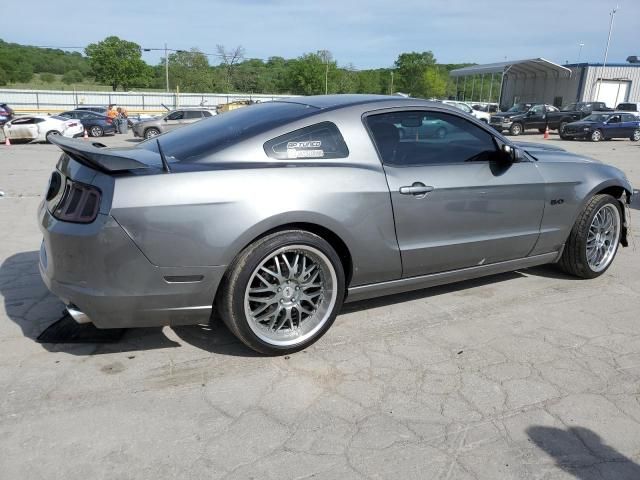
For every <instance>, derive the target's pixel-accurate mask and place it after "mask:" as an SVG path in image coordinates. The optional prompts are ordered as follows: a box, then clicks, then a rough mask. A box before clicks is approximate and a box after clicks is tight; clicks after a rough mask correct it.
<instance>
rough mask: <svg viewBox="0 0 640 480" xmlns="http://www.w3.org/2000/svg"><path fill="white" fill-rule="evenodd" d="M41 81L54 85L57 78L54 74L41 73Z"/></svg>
mask: <svg viewBox="0 0 640 480" xmlns="http://www.w3.org/2000/svg"><path fill="white" fill-rule="evenodd" d="M40 80H42V81H43V82H44V83H53V82H55V80H56V77H55V75H54V74H53V73H41V74H40Z"/></svg>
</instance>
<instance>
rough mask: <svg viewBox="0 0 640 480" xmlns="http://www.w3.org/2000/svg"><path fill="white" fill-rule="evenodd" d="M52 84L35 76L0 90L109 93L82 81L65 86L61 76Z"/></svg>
mask: <svg viewBox="0 0 640 480" xmlns="http://www.w3.org/2000/svg"><path fill="white" fill-rule="evenodd" d="M54 77H55V79H54V81H53V82H49V83H47V82H43V81H42V79H41V78H40V75H39V74H37V73H36V74H35V75H34V76H33V78H32V79H31V81H30V82H26V83H10V84H7V85H3V86H1V87H0V88H8V89H13V90H66V91H70V92H72V91H74V90H77V91H91V92H111V91H112V89H111V86H109V85H102V84H100V83H95V82H93V81H84V82H80V83H73V84H71V85H67V84H66V83H64V82H63V81H62V75H54ZM132 91H136V92H141V91H145V92H164V90H163V89H154V88H144V89H138V88H136V89H132Z"/></svg>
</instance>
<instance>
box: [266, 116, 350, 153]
mask: <svg viewBox="0 0 640 480" xmlns="http://www.w3.org/2000/svg"><path fill="white" fill-rule="evenodd" d="M264 151H265V152H266V154H267V155H268V156H269V157H271V158H276V159H278V160H284V159H289V158H329V159H330V158H346V157H348V156H349V149H348V148H347V145H346V143H344V139H343V138H342V134H341V133H340V130H338V127H336V126H335V125H334V124H333V123H331V122H322V123H317V124H315V125H311V126H309V127H305V128H301V129H299V130H294V131H293V132H289V133H286V134H284V135H280V136H279V137H276V138H274V139H273V140H269V141H268V142H266V143H265V144H264Z"/></svg>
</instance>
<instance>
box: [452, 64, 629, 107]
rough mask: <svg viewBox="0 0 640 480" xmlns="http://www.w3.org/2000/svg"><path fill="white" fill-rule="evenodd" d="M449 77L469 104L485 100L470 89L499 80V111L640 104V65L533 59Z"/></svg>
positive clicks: (463, 70)
mask: <svg viewBox="0 0 640 480" xmlns="http://www.w3.org/2000/svg"><path fill="white" fill-rule="evenodd" d="M451 76H452V77H454V78H455V79H456V85H457V92H458V97H459V98H461V99H463V98H464V99H468V100H472V101H476V100H480V101H482V100H484V99H482V98H477V96H474V94H473V93H472V92H473V91H474V89H472V88H471V87H470V85H472V84H473V85H475V84H476V82H483V83H484V81H485V78H486V77H487V76H489V77H491V79H496V80H498V79H500V87H499V89H498V96H497V97H498V99H499V104H500V107H501V108H508V107H510V106H511V105H513V104H514V103H518V102H539V103H548V104H552V105H555V106H557V107H559V106H561V105H563V104H566V103H570V102H576V101H592V100H593V101H602V102H605V103H606V104H607V106H608V107H610V108H615V106H616V105H618V104H619V103H621V102H640V63H610V64H607V65H606V66H603V64H601V63H574V64H567V65H558V64H556V63H553V62H550V61H549V60H545V59H544V58H533V59H528V60H517V61H511V62H499V63H490V64H486V65H473V66H470V67H465V68H459V69H457V70H452V71H451ZM487 81H489V82H490V81H491V80H487ZM469 94H471V95H472V97H471V98H470V97H469Z"/></svg>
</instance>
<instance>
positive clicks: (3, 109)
mask: <svg viewBox="0 0 640 480" xmlns="http://www.w3.org/2000/svg"><path fill="white" fill-rule="evenodd" d="M12 118H13V109H12V108H11V107H10V106H9V105H7V104H6V103H0V126H2V125H4V124H5V123H7V122H8V121H10V120H11V119H12Z"/></svg>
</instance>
